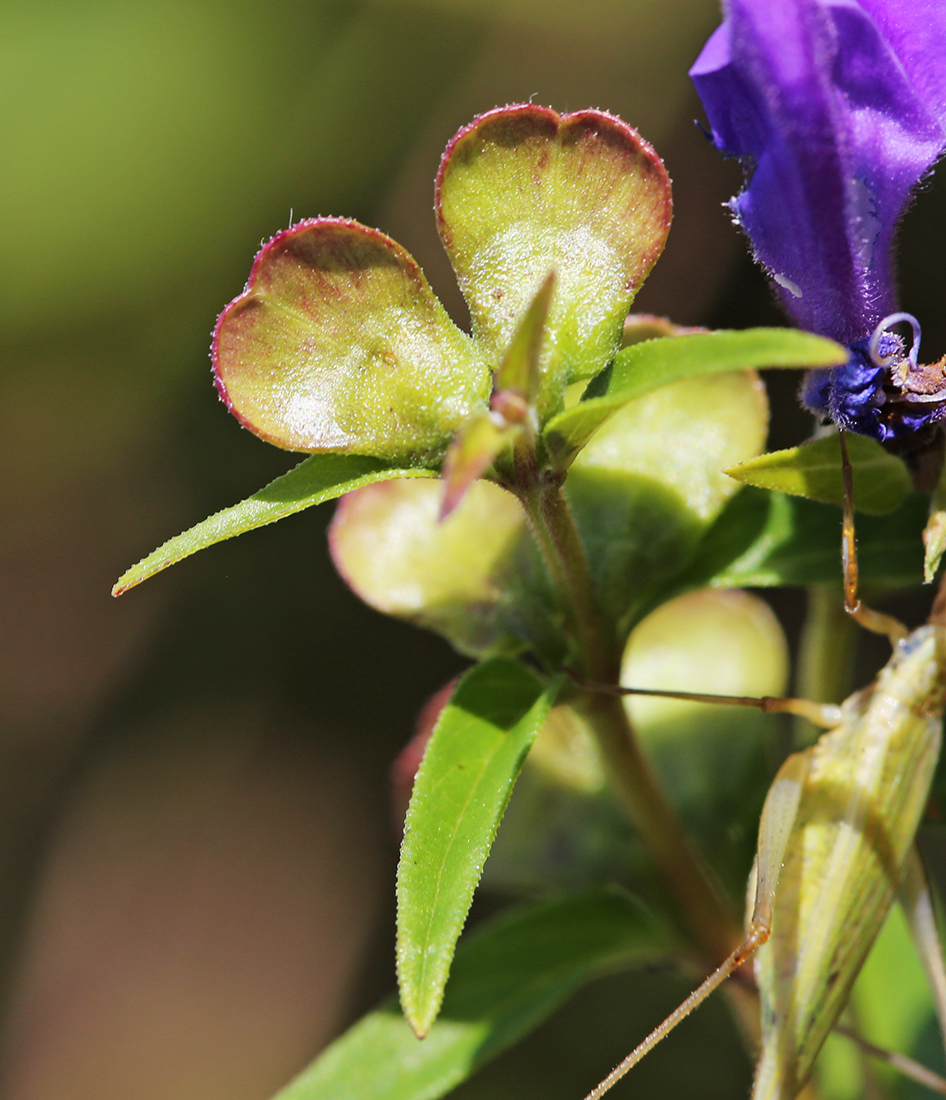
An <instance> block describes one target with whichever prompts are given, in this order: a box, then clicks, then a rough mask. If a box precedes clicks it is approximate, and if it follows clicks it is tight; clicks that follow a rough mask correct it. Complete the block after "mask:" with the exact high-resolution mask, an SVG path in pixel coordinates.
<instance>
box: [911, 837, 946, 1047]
mask: <svg viewBox="0 0 946 1100" xmlns="http://www.w3.org/2000/svg"><path fill="white" fill-rule="evenodd" d="M900 904H901V905H902V906H903V911H904V913H905V914H906V917H907V922H908V924H909V925H910V933H911V935H912V936H913V942H914V943H915V944H916V950H917V954H918V955H919V956H920V962H921V963H922V964H923V970H924V972H925V974H926V980H927V982H928V983H929V986H930V991H931V992H932V994H933V1005H934V1007H935V1009H936V1017H937V1019H938V1020H939V1029H940V1032H941V1034H942V1036H943V1042H944V1044H946V960H944V958H943V944H942V942H941V940H940V938H939V929H938V928H937V926H936V910H935V907H934V904H933V892H932V890H931V889H930V883H929V879H928V878H927V875H926V868H925V867H924V866H923V860H922V859H921V858H920V853H919V852H918V851H917V848H916V845H914V846H913V847H912V848H911V849H910V855H909V856H908V857H907V864H906V868H905V870H904V875H903V882H902V883H901V884H900Z"/></svg>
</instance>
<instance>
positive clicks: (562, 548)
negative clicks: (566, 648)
mask: <svg viewBox="0 0 946 1100" xmlns="http://www.w3.org/2000/svg"><path fill="white" fill-rule="evenodd" d="M519 499H520V500H521V501H522V506H523V508H524V509H525V512H526V515H527V516H528V517H529V521H530V523H531V525H532V530H533V531H534V533H535V536H536V538H537V539H538V541H539V545H540V546H541V548H542V553H543V555H544V557H545V561H546V564H547V565H548V569H549V572H550V574H551V576H552V581H553V582H554V584H555V587H556V589H557V590H558V594H559V599H560V601H561V604H562V610H563V611H564V613H565V616H566V618H567V620H568V627H569V633H570V634H571V636H572V639H573V641H574V644H575V657H576V659H577V661H578V663H579V664H580V666H581V673H582V675H584V676H586V677H588V678H589V679H592V680H602V681H603V682H606V683H614V682H616V681H617V675H618V672H619V670H620V661H621V655H620V651H619V648H618V646H617V644H616V642H615V641H614V640H613V639H611V638H610V637H609V636H608V634H607V633H606V630H605V628H604V625H603V617H602V615H601V612H600V609H599V606H598V598H597V595H596V593H595V589H594V584H593V582H592V580H591V571H590V569H589V568H588V559H587V557H586V555H585V548H584V546H582V544H581V539H580V538H579V536H578V530H577V528H576V527H575V521H574V519H573V517H572V514H571V510H570V509H569V507H568V502H567V501H566V499H565V494H564V493H563V492H562V487H561V482H560V480H558V479H555V480H546V479H543V478H542V477H539V478H537V479H536V480H535V482H534V483H533V484H532V485H531V486H530V487H529V488H528V489H526V490H520V491H519Z"/></svg>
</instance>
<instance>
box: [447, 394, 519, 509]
mask: <svg viewBox="0 0 946 1100" xmlns="http://www.w3.org/2000/svg"><path fill="white" fill-rule="evenodd" d="M521 430H522V427H521V425H520V424H512V425H509V424H504V423H503V422H502V419H501V418H500V417H497V416H496V415H495V414H494V413H492V412H490V411H489V410H487V409H483V410H482V411H481V412H478V413H474V414H473V416H471V417H470V419H469V420H468V421H467V422H466V423H465V424H464V425H463V427H462V428H460V430H459V431H458V432H457V434H456V435H455V436H454V437H453V441H452V442H451V444H450V446H449V447H448V448H447V453H446V456H445V457H444V460H443V480H444V492H443V500H442V502H441V505H440V519H441V520H444V519H446V518H447V516H449V515H450V514H451V513H452V512H453V510H454V509H455V508H456V507H457V505H458V504H459V503H460V501H461V500H463V498H464V496H466V494H467V492H468V491H469V489H470V486H471V485H472V484H473V482H474V481H476V480H477V478H479V477H480V476H481V475H482V474H484V473H485V472H486V471H487V470H488V469H489V467H490V466H491V465H492V464H493V460H494V459H495V458H496V456H497V455H499V454H500V453H501V452H502V451H503V450H504V449H505V448H506V447H508V446H509V444H510V443H512V441H513V440H514V439H515V438H516V436H517V435H518V434H519V433H520V431H521Z"/></svg>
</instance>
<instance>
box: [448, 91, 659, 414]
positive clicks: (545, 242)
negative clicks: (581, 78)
mask: <svg viewBox="0 0 946 1100" xmlns="http://www.w3.org/2000/svg"><path fill="white" fill-rule="evenodd" d="M436 195H437V199H436V202H437V223H438V226H439V229H440V235H441V238H442V239H443V243H444V247H445V248H446V250H447V252H448V254H449V256H450V259H451V260H452V262H453V266H454V269H455V270H456V272H457V278H458V279H459V282H460V287H461V289H462V290H463V293H464V295H465V296H466V300H467V302H468V304H469V306H470V313H471V315H472V319H473V331H474V334H475V335H476V336H477V337H478V338H479V339H481V340H482V341H483V342H484V344H485V346H486V347H487V348H488V349H491V350H492V353H493V355H494V356H495V357H496V358H498V357H499V356H500V355H501V354H502V352H503V349H504V348H505V347H506V345H507V344H508V342H509V339H510V336H511V335H512V332H513V329H514V327H515V325H516V323H517V321H518V320H519V318H520V316H521V315H522V313H523V311H524V310H525V309H526V307H527V306H528V305H529V303H530V302H531V301H532V299H533V298H534V296H535V293H536V290H537V289H538V288H539V285H540V284H541V282H542V280H543V279H545V277H546V276H547V275H548V273H549V271H552V270H554V271H555V272H556V274H557V276H558V285H557V288H556V292H555V300H554V302H553V303H552V307H551V309H550V311H549V319H548V327H547V332H548V338H547V339H546V341H545V349H544V353H543V357H542V374H543V384H542V393H543V397H542V400H541V401H540V415H548V413H549V412H554V411H556V409H557V408H558V407H559V405H560V401H561V394H562V392H563V391H564V388H565V385H566V384H567V383H568V382H571V381H574V380H575V379H578V378H588V377H590V376H591V375H593V374H596V373H597V372H598V371H599V370H601V369H602V368H603V367H604V366H605V364H606V363H607V362H608V360H609V359H610V358H611V356H612V355H613V354H614V352H615V351H616V350H617V347H618V343H619V340H620V335H621V323H622V321H623V320H624V317H625V315H626V314H627V311H628V308H629V306H630V304H631V301H632V300H633V298H634V295H635V294H636V293H637V290H638V288H639V287H640V285H641V283H642V282H643V281H644V279H645V277H646V276H647V274H648V272H649V271H650V269H651V267H652V266H653V264H654V262H655V261H656V259H657V257H658V256H659V255H660V252H661V250H662V249H663V246H664V241H665V239H666V236H667V231H668V228H669V225H670V215H671V203H670V182H669V179H668V178H667V173H666V171H665V169H664V166H663V163H662V162H661V161H660V158H659V157H658V156H657V155H656V153H654V151H653V149H651V147H650V146H649V145H648V144H647V143H646V142H645V141H643V140H642V139H641V138H640V137H639V135H638V134H637V133H636V132H635V131H634V130H632V129H631V128H630V127H629V126H627V125H626V124H625V123H623V122H622V121H621V120H620V119H618V118H615V117H614V116H612V115H608V114H604V113H602V112H600V111H578V112H576V113H574V114H569V115H559V114H557V113H556V112H555V111H552V110H549V109H547V108H544V107H537V106H535V105H533V104H528V103H526V104H519V105H517V106H513V107H501V108H497V109H496V110H494V111H489V112H487V113H486V114H484V115H481V116H480V117H479V118H477V119H475V120H474V121H473V122H472V123H471V124H470V125H469V126H467V127H465V128H464V129H462V130H461V131H460V132H459V133H458V134H457V135H456V137H455V138H454V139H453V141H452V142H451V143H450V145H449V146H448V147H447V150H446V152H445V153H444V156H443V160H442V161H441V165H440V172H439V174H438V177H437V192H436Z"/></svg>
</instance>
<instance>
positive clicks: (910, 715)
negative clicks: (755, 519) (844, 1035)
mask: <svg viewBox="0 0 946 1100" xmlns="http://www.w3.org/2000/svg"><path fill="white" fill-rule="evenodd" d="M841 448H842V466H843V469H844V477H845V509H844V535H843V561H844V582H845V606H846V609H847V611H848V613H849V614H851V615H852V617H853V618H855V619H856V620H857V621H859V622H860V623H861V624H862V625H864V626H866V627H867V628H868V629H870V630H874V631H877V632H880V633H884V634H887V635H888V636H889V637H890V639H891V642H892V643H893V646H894V653H893V656H892V657H891V659H890V661H889V662H888V663H887V665H886V666H885V667H884V668H883V669H882V670H881V672H880V675H879V676H878V677H877V679H876V681H875V682H874V683H873V684H872V685H871V686H870V687H868V688H865V689H864V690H862V691H858V692H856V693H855V694H854V695H852V696H851V697H850V698H849V699H847V700H846V701H845V702H844V703H843V704H842V706H841V707H834V706H820V705H818V704H813V703H808V702H806V701H803V700H792V699H761V700H752V699H738V700H732V699H730V700H727V701H728V702H737V703H741V704H743V705H754V706H759V707H761V708H762V709H764V710H780V711H788V712H792V713H796V714H801V715H803V716H804V717H806V718H808V719H810V720H812V721H815V722H816V723H818V724H820V725H822V726H825V727H827V728H828V732H826V733H825V734H823V735H822V736H821V737H820V739H819V740H818V741H817V742H816V743H815V744H814V745H813V746H811V747H810V748H808V749H806V750H805V751H804V752H798V753H795V754H793V755H791V756H790V757H789V758H788V759H787V760H786V761H785V763H784V764H783V765H782V767H781V768H780V770H779V772H778V774H777V775H776V777H775V780H774V781H773V783H772V786H771V788H770V790H769V793H768V796H767V799H766V802H765V806H764V809H763V811H762V817H761V820H760V824H759V838H758V846H757V852H756V861H755V867H754V869H753V875H752V878H751V880H750V884H749V907H748V909H749V912H748V920H747V928H746V938H745V941H744V942H743V943H742V944H741V945H740V946H739V947H738V948H737V949H736V950H735V951H734V952H733V953H732V954H731V955H730V957H729V958H728V959H727V960H726V961H725V962H724V963H723V964H722V965H721V966H720V967H719V968H718V969H717V970H716V971H714V973H713V974H711V975H710V976H709V977H708V978H707V979H706V981H705V982H703V984H702V985H701V986H700V987H699V988H698V989H697V990H695V991H694V993H692V994H691V995H690V997H688V998H687V999H686V1001H684V1002H683V1004H682V1005H680V1007H679V1008H678V1009H677V1010H676V1011H675V1012H674V1013H672V1014H671V1015H670V1016H669V1017H668V1018H667V1019H666V1020H665V1021H664V1022H663V1023H662V1024H661V1025H660V1027H658V1028H657V1029H656V1030H655V1031H654V1032H652V1033H651V1035H649V1036H648V1037H647V1038H646V1039H645V1040H644V1041H643V1042H642V1043H641V1044H640V1045H639V1046H638V1047H637V1048H636V1049H635V1050H634V1051H633V1052H632V1053H631V1054H630V1055H628V1057H627V1058H626V1059H625V1060H624V1061H623V1062H622V1063H621V1064H620V1065H619V1066H618V1067H617V1068H616V1069H615V1070H614V1071H613V1072H612V1073H611V1074H610V1075H609V1076H608V1077H607V1078H605V1080H604V1081H602V1082H601V1084H599V1085H598V1086H597V1087H596V1088H595V1089H593V1090H592V1091H591V1092H590V1093H589V1094H588V1096H587V1098H586V1100H598V1098H599V1097H601V1096H603V1095H604V1093H606V1092H607V1091H608V1090H609V1089H610V1088H611V1086H612V1085H614V1084H615V1083H616V1082H617V1081H618V1080H620V1078H621V1077H623V1076H624V1074H625V1073H627V1072H628V1070H629V1069H631V1067H632V1066H634V1065H635V1064H636V1063H637V1062H638V1061H640V1059H641V1058H643V1057H644V1055H645V1054H647V1052H648V1051H649V1050H650V1049H651V1048H652V1047H653V1046H654V1045H655V1044H656V1043H658V1042H659V1041H660V1040H661V1039H663V1038H664V1037H665V1036H666V1035H667V1034H668V1033H669V1032H670V1031H671V1030H672V1029H673V1028H674V1027H675V1026H676V1025H677V1024H678V1023H679V1022H680V1020H682V1019H683V1018H684V1017H685V1016H686V1015H688V1014H689V1013H690V1012H691V1011H692V1010H693V1009H694V1008H696V1007H697V1005H699V1004H700V1003H701V1002H702V1001H703V1000H704V999H705V998H706V997H707V996H708V995H709V994H710V993H711V992H713V990H714V989H716V988H717V987H718V986H719V985H720V984H721V983H722V982H723V981H725V979H726V978H728V977H729V976H730V975H731V974H733V973H735V971H736V970H738V969H739V967H740V966H742V964H743V963H744V962H746V960H747V959H748V958H749V957H750V956H751V955H753V953H754V954H755V979H756V984H757V986H758V991H759V998H760V1002H761V1049H760V1057H759V1062H758V1066H757V1069H756V1075H755V1082H754V1086H753V1093H752V1096H753V1100H794V1097H796V1096H797V1095H798V1093H799V1092H800V1091H801V1090H802V1088H803V1087H804V1086H805V1084H806V1083H807V1081H808V1079H809V1078H810V1076H811V1073H812V1070H813V1067H814V1062H815V1059H816V1057H817V1055H818V1053H819V1051H820V1050H821V1047H822V1045H823V1044H824V1042H825V1039H826V1038H827V1037H828V1035H829V1033H830V1032H831V1031H832V1029H833V1028H834V1027H835V1026H836V1025H837V1023H838V1019H839V1017H840V1015H841V1013H842V1012H843V1010H844V1008H845V1006H846V1005H847V1001H848V997H849V994H850V991H851V987H852V986H853V984H854V981H855V979H856V977H857V975H858V973H859V972H860V969H861V966H862V965H863V963H864V960H865V959H866V957H867V954H868V952H869V950H870V948H871V946H872V945H873V943H874V940H875V939H876V937H877V934H878V933H879V931H880V929H881V926H882V925H883V923H884V920H885V918H886V917H887V914H888V912H889V911H890V909H891V907H892V905H893V904H894V901H895V900H896V899H897V898H898V896H899V898H900V900H901V902H902V904H903V907H904V910H905V912H906V914H907V917H908V920H909V922H910V925H911V929H912V932H913V935H914V940H915V942H916V944H917V947H918V950H919V952H920V956H921V959H922V961H923V964H924V967H925V969H926V972H927V976H928V978H929V980H930V985H931V988H932V990H933V994H934V1002H935V1004H936V1009H937V1014H938V1016H939V1019H940V1026H941V1028H942V1030H943V1032H944V1035H946V965H944V961H943V953H942V947H941V944H940V942H939V937H938V934H937V930H936V923H935V917H934V913H933V904H932V898H931V895H930V890H929V886H928V884H927V881H926V877H925V873H924V871H923V868H922V865H921V863H920V859H919V856H918V854H917V852H916V848H915V846H914V837H915V835H916V831H917V828H918V826H919V824H920V819H921V817H922V814H923V811H924V808H925V805H926V802H927V798H928V795H929V789H930V784H931V782H932V779H933V772H934V770H935V767H936V762H937V759H938V757H939V752H940V745H941V741H942V727H943V713H944V707H946V580H944V582H943V583H942V584H941V586H940V589H939V593H938V595H937V597H936V599H935V601H934V604H933V609H932V613H931V615H930V619H929V622H928V623H927V624H926V625H924V626H921V627H920V628H919V629H917V630H915V631H913V633H911V634H908V633H907V631H906V630H905V629H904V628H903V627H902V626H901V625H900V623H898V622H897V621H896V620H894V619H891V618H890V617H889V616H886V615H882V614H880V613H878V612H876V611H874V610H872V609H870V608H868V607H865V606H864V605H863V604H862V603H861V602H860V600H859V599H858V596H857V558H856V554H855V545H854V520H853V505H852V500H853V492H852V484H851V481H852V477H851V470H850V464H849V463H848V462H847V453H846V448H845V445H844V437H843V433H841ZM621 690H622V692H626V693H631V694H635V693H637V692H636V691H635V690H634V689H621ZM642 693H643V692H642ZM646 694H665V695H668V696H672V697H676V698H694V699H699V700H702V701H709V700H711V699H713V698H714V697H712V696H692V695H688V694H687V693H683V692H665V693H664V692H656V693H655V692H646ZM715 698H717V699H720V701H722V700H721V697H715ZM898 1062H899V1063H900V1065H901V1068H904V1069H906V1071H907V1072H911V1073H912V1075H913V1076H915V1077H918V1078H922V1079H924V1082H925V1083H926V1084H929V1085H932V1086H933V1087H934V1088H935V1089H936V1091H940V1092H944V1091H946V1082H943V1081H942V1080H940V1079H938V1078H936V1077H935V1075H933V1074H929V1073H928V1071H923V1069H922V1067H914V1068H913V1069H911V1066H910V1065H907V1064H906V1063H907V1062H908V1060H906V1059H899V1060H898Z"/></svg>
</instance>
